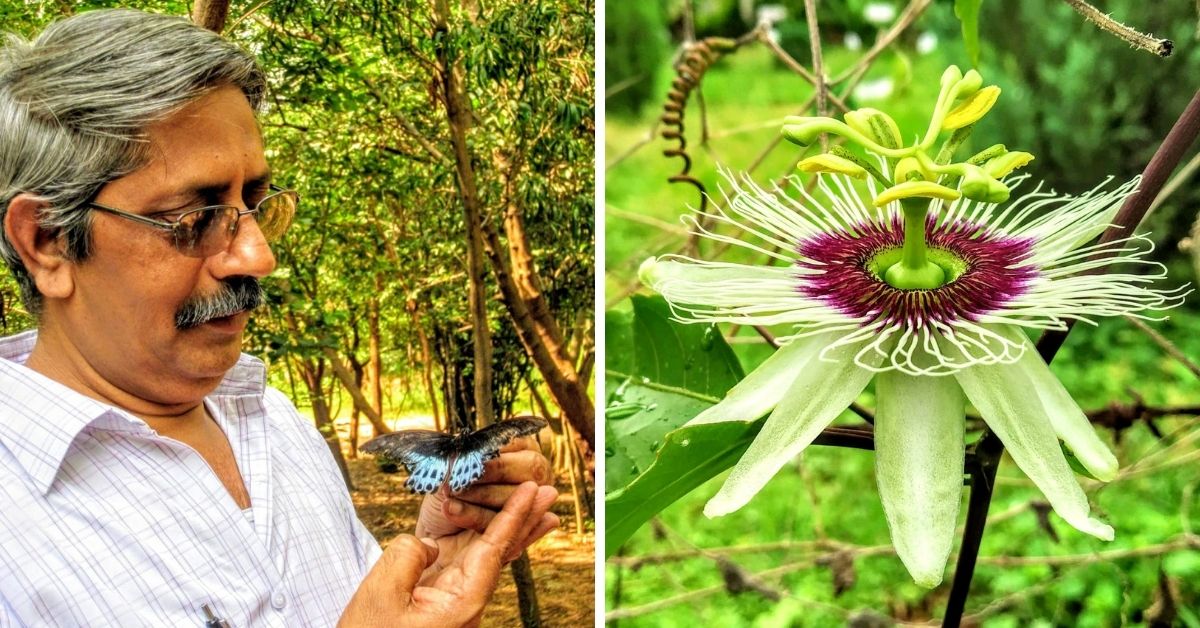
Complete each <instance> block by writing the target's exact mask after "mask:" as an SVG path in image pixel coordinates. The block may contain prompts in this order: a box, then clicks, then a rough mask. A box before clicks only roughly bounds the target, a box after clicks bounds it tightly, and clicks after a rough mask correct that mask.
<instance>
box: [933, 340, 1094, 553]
mask: <svg viewBox="0 0 1200 628" xmlns="http://www.w3.org/2000/svg"><path fill="white" fill-rule="evenodd" d="M954 376H955V378H956V379H958V383H959V385H960V386H962V389H963V392H965V393H966V395H967V398H968V399H970V400H971V403H973V404H975V407H976V408H978V409H979V412H980V414H982V415H983V420H984V421H986V422H987V424H988V427H990V428H991V429H992V430H993V431H994V432H996V435H997V436H999V437H1000V440H1001V441H1003V443H1004V446H1005V447H1006V448H1008V452H1009V454H1010V455H1011V456H1012V458H1013V461H1014V462H1016V463H1017V466H1018V467H1020V468H1021V470H1022V471H1024V472H1025V475H1028V476H1029V479H1031V480H1033V483H1034V484H1036V485H1037V487H1038V488H1039V489H1041V491H1042V494H1044V495H1045V496H1046V499H1047V500H1049V501H1050V505H1051V506H1052V507H1053V508H1054V511H1055V512H1057V513H1058V514H1059V516H1060V517H1062V518H1063V519H1065V520H1066V521H1067V523H1069V524H1071V525H1072V526H1074V527H1075V528H1076V529H1077V530H1080V531H1082V532H1086V533H1088V534H1091V535H1092V536H1095V537H1098V538H1101V539H1104V540H1106V541H1111V540H1112V538H1113V529H1112V528H1111V527H1110V526H1108V525H1106V524H1104V523H1103V522H1101V521H1098V520H1096V519H1092V518H1091V517H1090V516H1089V513H1090V509H1089V507H1088V501H1087V495H1085V494H1084V492H1083V489H1081V488H1079V484H1078V483H1077V482H1076V481H1075V474H1074V473H1073V472H1072V471H1071V467H1070V466H1069V465H1068V464H1067V460H1066V458H1065V457H1064V456H1063V453H1062V449H1061V448H1060V447H1059V445H1058V436H1057V435H1056V434H1055V432H1054V426H1053V425H1051V423H1050V419H1049V418H1048V417H1047V416H1046V408H1045V406H1044V405H1043V403H1042V400H1041V397H1040V396H1039V395H1038V393H1037V389H1036V387H1035V385H1034V383H1033V380H1032V379H1031V378H1030V377H1029V374H1028V373H1027V370H1026V369H1025V368H1022V367H1021V366H1020V364H1019V363H1018V364H990V365H979V366H972V367H970V368H967V369H963V370H961V371H958V372H957V373H955V374H954Z"/></svg>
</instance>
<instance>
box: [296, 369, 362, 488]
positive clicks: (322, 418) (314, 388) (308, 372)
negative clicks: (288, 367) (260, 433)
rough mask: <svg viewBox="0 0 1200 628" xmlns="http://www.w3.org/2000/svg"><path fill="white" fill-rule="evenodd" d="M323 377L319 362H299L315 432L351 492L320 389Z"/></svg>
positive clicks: (345, 466)
mask: <svg viewBox="0 0 1200 628" xmlns="http://www.w3.org/2000/svg"><path fill="white" fill-rule="evenodd" d="M324 375H325V366H324V364H323V363H322V362H321V361H320V360H316V361H311V360H301V361H300V377H301V379H303V380H304V385H305V386H306V387H307V388H308V397H309V399H311V400H312V410H313V420H314V422H315V423H316V425H317V431H318V432H320V433H321V436H324V437H325V443H326V444H327V445H329V451H330V452H331V453H332V454H333V459H334V460H335V461H336V462H337V466H338V469H339V470H341V472H342V480H344V481H345V482H346V488H347V489H348V490H351V491H352V490H354V483H353V482H351V481H350V468H349V467H348V466H347V465H346V458H345V456H343V455H342V445H341V442H340V441H339V440H338V435H337V430H335V429H333V417H332V416H330V412H329V404H328V402H326V400H325V391H324V390H322V389H321V380H322V379H324Z"/></svg>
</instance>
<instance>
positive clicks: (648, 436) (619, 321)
mask: <svg viewBox="0 0 1200 628" xmlns="http://www.w3.org/2000/svg"><path fill="white" fill-rule="evenodd" d="M631 302H632V305H633V312H632V314H630V313H626V312H609V313H608V315H607V316H606V317H605V324H604V330H605V344H606V345H607V346H608V355H609V357H608V360H607V361H608V370H607V372H608V377H607V378H606V385H605V388H606V389H607V390H606V391H605V393H606V394H605V396H606V399H607V403H606V407H605V426H604V434H605V442H606V443H607V444H606V445H605V455H606V463H605V464H606V467H607V469H608V470H607V471H606V474H605V482H606V483H607V485H608V486H609V487H611V488H613V489H617V488H621V487H623V486H625V485H626V484H628V483H629V482H631V481H632V480H633V479H634V478H635V477H637V476H638V475H639V474H640V473H642V472H644V471H645V470H646V469H648V468H649V467H650V465H651V464H653V463H654V458H655V456H656V455H657V452H658V448H659V447H660V446H661V445H662V442H663V438H664V437H665V436H666V435H667V433H668V432H670V431H671V430H674V429H676V428H678V427H680V426H682V425H683V424H684V423H686V422H687V421H688V420H690V419H691V418H692V417H694V416H696V415H697V414H699V413H700V412H701V411H703V410H704V409H705V408H707V407H709V406H710V405H712V404H714V403H716V402H717V401H719V400H720V398H721V397H722V396H723V395H724V394H725V392H726V391H728V390H729V389H730V388H732V387H733V385H734V384H736V383H737V382H738V381H740V380H741V379H742V377H743V373H742V367H741V364H739V363H738V360H737V357H736V356H735V355H734V354H733V350H732V349H730V348H729V345H728V344H726V343H725V340H724V339H723V338H721V335H720V333H719V332H718V331H717V329H716V327H714V326H712V325H685V324H682V323H678V322H675V321H673V320H671V308H670V306H668V305H667V302H666V301H665V300H664V299H663V298H662V297H659V296H654V297H645V296H634V297H633V298H632V299H631Z"/></svg>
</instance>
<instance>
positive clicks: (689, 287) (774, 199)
mask: <svg viewBox="0 0 1200 628" xmlns="http://www.w3.org/2000/svg"><path fill="white" fill-rule="evenodd" d="M951 70H953V72H950V71H948V72H947V77H943V93H942V96H941V97H940V98H939V101H938V105H937V107H936V108H935V115H934V120H933V123H932V124H931V131H930V133H927V134H926V137H925V139H924V140H922V141H921V142H920V143H918V144H915V145H914V146H913V147H910V148H908V149H903V148H899V137H900V135H899V131H898V130H896V129H895V124H894V123H893V122H891V119H890V118H887V117H886V116H885V115H884V114H881V113H880V112H876V111H873V110H860V111H859V112H852V113H851V114H847V116H846V120H847V122H846V123H845V124H843V123H840V122H837V121H833V120H828V119H821V118H802V119H796V123H795V124H792V125H791V126H790V127H785V131H784V133H785V135H787V136H788V137H789V139H792V140H794V141H798V142H799V143H805V144H807V143H811V142H812V141H813V140H814V139H815V137H816V135H817V133H818V132H833V133H838V134H840V135H843V136H844V137H847V138H848V139H850V140H851V142H852V143H856V144H858V145H860V146H864V147H866V149H867V150H868V151H869V152H872V153H874V154H875V156H876V157H877V158H878V160H879V161H878V163H879V164H880V166H881V167H880V168H879V170H877V171H874V172H872V171H871V170H873V169H874V166H872V165H870V164H869V162H864V161H863V160H861V159H860V158H856V157H855V156H854V155H851V154H848V153H846V152H844V151H843V152H842V153H840V154H838V153H834V154H827V155H820V156H819V157H815V158H811V159H809V160H806V161H805V162H802V164H801V169H802V170H808V171H816V172H819V173H821V174H819V175H817V176H818V177H820V180H819V184H818V186H817V187H816V190H815V193H810V192H808V191H806V190H805V188H804V187H802V186H801V185H799V182H798V181H793V182H794V183H796V185H795V194H796V196H798V197H799V198H798V199H797V198H793V197H792V196H788V195H787V194H786V192H785V190H783V189H780V188H778V187H776V188H773V189H772V190H764V189H762V188H760V187H758V186H756V185H754V184H753V183H752V182H751V181H750V180H749V179H748V178H742V179H741V180H738V179H736V178H734V177H732V176H729V175H727V178H728V179H729V181H730V183H731V185H732V188H733V189H732V190H731V191H730V192H728V193H726V195H725V196H726V203H725V206H724V208H723V209H721V208H718V209H715V210H712V212H711V213H709V214H706V215H705V216H704V219H703V220H699V219H697V218H695V217H689V219H690V222H691V224H692V227H693V228H694V230H695V231H696V232H697V233H699V234H701V235H703V236H706V237H707V238H710V239H712V240H716V241H720V242H724V243H727V244H730V245H734V246H738V247H742V248H745V249H749V250H751V251H754V252H757V253H759V254H762V255H765V256H767V257H769V258H771V259H772V260H775V261H776V262H778V264H777V265H775V264H773V265H767V266H750V265H742V264H736V263H727V262H717V261H704V260H696V259H690V258H686V257H679V256H665V257H661V258H651V259H649V260H647V261H646V262H645V263H644V264H643V265H642V267H641V269H640V271H639V274H640V276H641V278H642V281H643V282H644V283H645V284H646V285H648V286H649V287H651V288H652V289H654V290H655V291H657V292H659V293H661V294H662V295H663V296H664V297H665V298H666V299H667V301H668V302H669V303H670V305H671V307H672V310H673V311H674V313H675V315H676V316H677V317H678V318H679V319H680V320H683V321H686V322H727V323H735V324H740V325H778V324H787V325H793V326H794V328H793V329H794V333H792V334H790V335H787V336H782V337H780V338H779V340H780V343H781V345H782V346H781V347H780V348H779V350H778V351H776V352H775V354H774V355H772V356H771V357H770V358H768V359H767V360H766V361H765V362H764V363H763V364H762V365H761V366H760V367H759V368H758V369H756V370H755V371H753V372H752V373H750V374H749V375H748V376H747V377H746V378H745V379H743V380H742V381H741V382H740V383H738V384H737V385H736V386H735V387H734V388H733V389H731V390H730V391H729V392H728V394H727V395H726V397H725V398H724V399H723V400H722V401H721V402H720V403H718V404H717V405H715V406H712V407H711V408H709V409H707V410H706V411H704V412H702V413H701V414H700V415H698V416H696V417H695V418H694V419H692V420H691V421H690V422H689V423H688V425H696V424H703V423H715V422H723V421H751V420H754V419H757V418H758V417H760V416H762V415H763V414H765V413H767V412H770V414H769V416H768V417H767V419H766V422H765V424H764V425H763V428H762V431H761V432H760V433H759V435H758V436H757V438H756V439H755V440H754V442H753V444H751V446H750V448H749V449H748V450H747V451H746V453H745V455H744V456H743V457H742V458H741V460H740V461H739V462H738V463H737V464H736V466H735V467H734V468H733V470H732V472H731V473H730V475H729V477H728V479H727V480H726V481H725V484H724V485H723V486H722V487H721V489H720V491H719V492H718V493H717V495H716V496H715V497H713V498H712V500H711V501H709V502H708V504H707V506H706V507H705V510H704V512H705V514H706V515H708V516H710V517H712V516H720V515H725V514H728V513H730V512H732V511H734V510H737V509H738V508H741V507H742V506H743V505H745V504H746V503H747V502H748V501H749V500H750V499H751V498H752V497H753V496H754V495H755V494H756V493H757V492H758V491H759V490H760V489H761V488H762V487H763V486H764V485H765V484H766V483H767V481H768V480H769V479H770V478H771V477H772V476H774V475H775V473H777V472H778V471H779V470H780V469H781V468H782V467H783V466H784V465H785V464H786V463H787V462H788V461H789V460H790V459H792V458H793V457H794V456H796V455H797V454H798V453H800V452H801V451H802V450H803V449H804V448H805V447H807V446H808V445H809V444H810V443H812V442H813V440H814V439H815V438H816V436H817V435H818V434H819V433H820V432H821V430H823V429H824V428H825V427H826V426H828V425H829V423H830V422H832V421H833V420H834V419H835V418H836V417H837V416H838V415H839V414H841V412H842V411H844V410H845V409H846V408H847V407H848V406H849V405H850V403H851V402H852V401H854V399H855V398H856V397H857V396H858V395H859V393H861V392H862V391H863V389H864V388H865V387H866V386H867V384H868V383H869V382H870V381H871V380H872V379H874V381H875V386H876V397H877V399H878V405H877V409H876V416H875V451H876V477H877V481H878V485H879V494H880V498H881V500H882V502H883V507H884V511H885V514H886V516H887V520H888V526H889V529H890V532H891V536H892V540H893V543H894V544H895V547H896V551H897V553H898V554H899V556H900V558H901V560H902V561H903V563H904V565H905V566H906V567H907V568H908V570H909V573H910V574H911V575H912V576H913V578H914V580H915V581H916V582H917V583H918V584H921V585H923V586H926V587H933V586H936V585H937V584H938V583H939V582H941V580H942V574H943V571H944V569H945V565H946V562H947V559H948V557H949V554H950V549H951V544H952V542H953V538H954V528H955V524H956V519H957V515H958V510H959V505H960V501H961V492H962V478H963V464H964V418H965V409H966V402H967V401H968V400H969V401H970V402H971V403H972V404H973V405H974V406H975V407H976V408H977V409H978V410H979V413H980V414H981V415H982V417H983V419H984V421H985V422H986V423H987V425H988V427H989V428H990V429H991V430H992V431H993V432H995V433H996V435H997V436H999V437H1000V439H1001V441H1002V442H1003V443H1004V445H1005V446H1006V448H1007V449H1008V451H1009V453H1010V454H1011V456H1012V458H1013V460H1014V461H1015V462H1016V463H1017V466H1019V467H1020V468H1021V470H1022V471H1024V472H1025V473H1026V475H1028V476H1029V478H1030V479H1031V480H1033V482H1034V483H1035V484H1036V485H1037V486H1038V488H1039V489H1040V490H1041V491H1042V493H1043V494H1044V495H1045V496H1046V498H1047V499H1048V500H1049V502H1050V504H1051V506H1052V507H1053V508H1054V510H1055V512H1057V513H1058V514H1059V515H1060V516H1061V517H1062V518H1063V519H1065V520H1066V521H1067V522H1068V523H1070V524H1071V525H1072V526H1074V527H1075V528H1077V529H1079V530H1081V531H1083V532H1086V533H1088V534H1091V535H1093V536H1096V537H1099V538H1101V539H1105V540H1111V539H1112V538H1113V529H1112V528H1111V527H1110V526H1108V525H1106V524H1105V523H1103V522H1101V521H1098V520H1097V519H1095V518H1092V517H1091V516H1090V510H1089V505H1088V500H1087V497H1086V495H1085V494H1084V492H1083V490H1082V489H1081V488H1080V486H1079V484H1078V483H1077V482H1076V480H1075V478H1074V474H1073V472H1072V470H1071V467H1070V465H1069V464H1068V461H1067V458H1066V456H1065V455H1064V452H1063V449H1062V447H1061V446H1060V444H1059V441H1060V440H1061V441H1062V443H1063V444H1065V446H1066V448H1067V449H1069V450H1070V452H1071V454H1073V456H1074V457H1076V458H1077V459H1078V461H1079V462H1080V463H1081V464H1082V465H1083V467H1084V468H1085V469H1086V470H1087V471H1088V473H1090V474H1091V475H1092V476H1094V477H1095V478H1097V479H1100V480H1104V481H1108V480H1111V479H1113V478H1114V477H1115V475H1116V473H1117V467H1118V465H1117V460H1116V458H1115V457H1114V456H1113V454H1112V453H1111V452H1110V451H1109V449H1108V448H1107V447H1106V445H1105V444H1104V443H1103V442H1102V441H1101V440H1100V438H1099V437H1098V436H1097V435H1096V433H1095V431H1094V430H1093V429H1092V426H1091V424H1090V423H1089V422H1088V419H1087V418H1086V416H1085V415H1084V413H1083V412H1082V411H1081V410H1080V408H1079V407H1078V405H1077V404H1076V403H1075V402H1074V400H1072V399H1071V396H1070V394H1069V393H1068V392H1067V390H1066V389H1065V388H1064V387H1063V386H1062V384H1061V383H1060V382H1059V381H1058V380H1057V379H1056V378H1055V377H1054V375H1053V374H1052V373H1051V372H1050V370H1049V368H1048V367H1047V365H1046V363H1045V362H1044V361H1043V360H1042V359H1041V358H1040V357H1039V356H1038V354H1037V352H1036V350H1035V349H1034V347H1033V344H1032V342H1031V341H1030V340H1029V338H1028V337H1027V336H1026V334H1025V330H1026V329H1032V330H1047V329H1065V325H1066V321H1067V320H1070V319H1075V320H1082V321H1087V322H1093V321H1092V320H1091V319H1092V318H1093V317H1098V316H1112V315H1118V314H1132V315H1135V316H1139V317H1143V318H1144V317H1145V316H1144V315H1139V314H1137V313H1139V312H1145V311H1148V310H1161V309H1166V308H1168V307H1172V306H1174V305H1177V304H1178V303H1179V302H1181V301H1182V298H1183V296H1185V293H1184V292H1183V290H1184V289H1183V288H1179V289H1176V290H1173V291H1163V290H1157V289H1154V288H1152V287H1150V286H1149V284H1151V283H1152V281H1153V280H1154V279H1157V278H1161V277H1163V276H1164V274H1165V269H1164V268H1163V267H1162V266H1161V265H1159V264H1156V263H1153V262H1149V261H1147V260H1146V259H1145V256H1146V254H1147V253H1148V252H1149V248H1150V247H1149V246H1145V244H1148V241H1146V240H1145V239H1144V238H1141V237H1136V236H1135V237H1131V238H1126V239H1124V240H1119V241H1116V242H1111V243H1107V244H1104V245H1099V244H1090V242H1091V241H1092V240H1093V239H1095V238H1096V237H1097V236H1098V235H1100V233H1101V232H1102V231H1103V230H1104V229H1105V228H1106V227H1107V226H1108V223H1109V222H1111V220H1112V218H1113V216H1114V215H1115V214H1116V211H1117V210H1118V209H1119V207H1120V206H1121V204H1122V202H1123V200H1124V199H1125V198H1126V197H1127V196H1129V195H1130V194H1132V193H1133V192H1134V191H1135V188H1136V186H1137V181H1136V180H1134V181H1131V182H1129V183H1125V184H1124V185H1119V186H1115V187H1112V189H1107V190H1106V188H1107V187H1111V186H1109V185H1108V183H1109V182H1107V181H1106V182H1105V184H1102V185H1101V186H1099V187H1097V188H1096V189H1094V190H1092V191H1090V192H1088V193H1086V194H1083V195H1081V196H1076V197H1071V196H1065V197H1060V196H1056V195H1055V194H1053V193H1047V192H1042V191H1041V188H1040V186H1039V187H1038V188H1037V189H1034V190H1033V191H1032V192H1030V193H1028V194H1025V195H1024V196H1022V197H1020V198H1019V199H1016V200H1014V201H1012V202H1005V201H1007V199H1008V196H1009V192H1010V190H1011V188H1012V187H1015V186H1016V185H1018V184H1020V183H1021V182H1022V181H1024V180H1025V179H1026V178H1027V177H1026V176H1020V177H1015V178H1010V179H1009V180H1008V182H1007V183H1001V182H999V181H998V180H997V177H999V176H1004V175H1005V174H1007V173H1008V172H1010V171H1011V170H1012V169H1013V168H1014V167H1017V166H1019V165H1024V163H1026V162H1028V161H1029V159H1031V158H1032V156H1030V155H1027V154H1025V153H1010V152H1008V151H1005V150H1004V149H1003V147H1000V148H999V150H995V147H993V149H989V150H990V151H991V153H990V154H989V155H986V156H984V157H980V156H979V155H977V156H976V157H975V158H972V160H969V161H968V162H965V163H963V164H945V163H938V161H943V162H945V161H948V159H947V158H945V157H943V159H941V160H938V161H935V160H932V159H930V158H928V157H926V156H925V155H924V151H925V150H927V149H928V148H930V147H931V145H932V142H933V140H934V139H935V138H936V136H937V131H940V130H943V129H947V128H949V129H951V130H956V129H962V128H964V127H969V125H971V124H973V123H974V122H975V121H977V120H978V119H979V117H982V115H983V113H986V109H987V108H990V106H991V104H992V103H994V102H995V99H996V95H998V92H999V90H998V89H996V88H983V89H980V88H979V82H980V81H979V80H978V75H977V74H975V73H974V72H971V73H969V74H968V75H967V76H966V77H963V76H962V75H961V74H957V69H955V68H951ZM972 75H973V76H972ZM956 91H957V93H956ZM980 93H983V96H979V94H980ZM958 99H962V101H963V103H962V104H961V105H959V106H958V108H956V109H953V110H952V109H951V107H952V105H953V104H954V102H955V101H956V100H958ZM981 102H982V104H981ZM972 108H973V109H972ZM980 109H983V111H982V112H980V111H979V110H980ZM963 110H967V112H966V113H965V114H964V113H962V112H963ZM956 114H957V115H958V117H957V118H954V116H955V115H956ZM976 114H978V115H976ZM948 118H949V119H950V120H947V119H948ZM956 120H957V122H956ZM962 120H966V122H965V123H962V124H959V126H953V124H958V122H961V121H962ZM838 125H840V126H838ZM814 129H817V130H816V131H814ZM968 132H969V128H968ZM963 136H964V135H963V133H960V132H957V131H956V133H955V135H954V137H952V138H951V140H949V143H952V142H955V141H958V142H961V140H962V137H963ZM952 148H953V147H952ZM987 152H988V151H985V153H987ZM943 155H945V152H943V153H942V155H939V156H943ZM981 155H982V153H981ZM997 160H1000V161H997ZM1013 164H1016V165H1013ZM867 174H870V175H871V177H870V178H867V180H866V182H865V186H864V185H862V184H859V185H857V186H856V184H855V182H853V181H851V179H850V177H852V176H853V177H861V178H866V175H867ZM954 179H957V186H956V187H950V185H953V183H949V182H950V181H953V180H954ZM876 181H879V182H881V183H882V184H884V185H887V186H890V187H888V188H887V189H884V190H882V191H881V190H880V189H879V186H877V185H876ZM943 183H947V185H943ZM864 188H865V189H864ZM721 225H726V226H732V227H734V228H736V229H738V230H741V231H742V232H744V233H745V234H747V235H749V236H752V237H753V240H754V241H750V240H746V239H742V238H741V237H737V236H732V235H726V234H725V233H724V232H725V231H727V230H725V229H721V228H720V226H721ZM756 242H757V243H756ZM1118 263H1119V264H1122V265H1127V266H1125V267H1128V266H1135V267H1136V266H1142V267H1150V268H1151V269H1152V270H1153V272H1152V273H1151V274H1150V275H1137V274H1128V273H1125V272H1121V273H1110V274H1089V272H1088V271H1092V270H1094V269H1098V268H1102V267H1106V266H1108V265H1110V264H1118Z"/></svg>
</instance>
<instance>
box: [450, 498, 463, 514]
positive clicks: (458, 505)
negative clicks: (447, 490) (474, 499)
mask: <svg viewBox="0 0 1200 628" xmlns="http://www.w3.org/2000/svg"><path fill="white" fill-rule="evenodd" d="M462 511H463V503H462V502H460V501H458V500H457V499H451V500H449V501H448V502H447V503H446V512H449V513H450V514H452V515H461V514H462Z"/></svg>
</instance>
